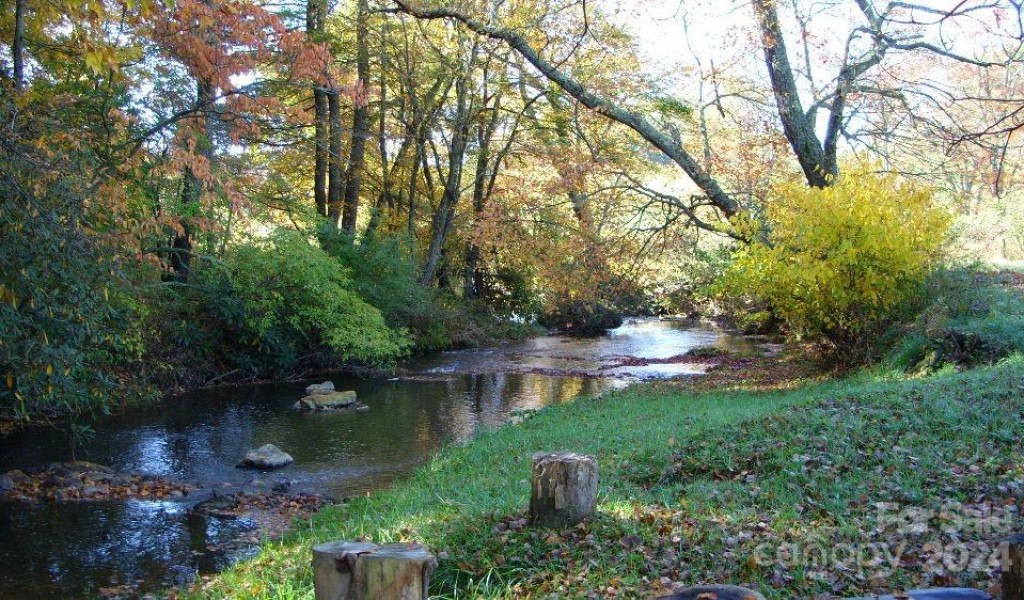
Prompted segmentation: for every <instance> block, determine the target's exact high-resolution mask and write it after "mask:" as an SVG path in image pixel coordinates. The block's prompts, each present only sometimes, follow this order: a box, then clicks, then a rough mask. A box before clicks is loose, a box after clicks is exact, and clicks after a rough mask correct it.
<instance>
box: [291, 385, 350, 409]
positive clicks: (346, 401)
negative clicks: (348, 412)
mask: <svg viewBox="0 0 1024 600" xmlns="http://www.w3.org/2000/svg"><path fill="white" fill-rule="evenodd" d="M355 404H357V399H356V393H355V392H353V391H351V390H348V391H344V392H328V393H321V394H310V395H309V396H306V397H305V398H303V399H302V400H299V401H298V402H296V403H295V408H296V409H298V410H335V409H339V408H348V407H351V406H354V405H355Z"/></svg>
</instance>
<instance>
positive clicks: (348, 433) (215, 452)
mask: <svg viewBox="0 0 1024 600" xmlns="http://www.w3.org/2000/svg"><path fill="white" fill-rule="evenodd" d="M708 343H719V344H724V343H730V342H728V340H727V339H725V338H722V337H721V336H720V335H719V334H718V333H716V332H713V331H710V330H693V329H686V328H683V327H680V326H678V325H675V324H666V323H659V322H654V323H634V324H631V325H629V326H627V327H624V328H622V329H620V330H617V331H616V332H614V333H613V334H612V335H609V336H607V337H604V338H598V339H590V340H566V339H564V338H556V337H547V338H538V339H535V340H530V341H529V342H524V343H522V344H512V345H509V346H504V347H502V348H498V349H493V350H489V351H473V352H455V353H446V354H444V355H441V356H438V357H432V358H430V359H426V360H424V361H420V362H419V363H417V364H414V365H412V371H413V372H414V373H420V374H422V373H434V374H435V375H434V376H430V377H425V378H423V377H412V378H404V379H403V378H399V379H395V380H359V379H351V378H343V377H334V378H332V379H334V381H335V383H336V385H337V386H338V387H339V388H341V389H354V390H356V392H357V394H358V395H359V397H360V400H362V401H363V402H364V403H365V404H366V405H368V406H369V407H370V410H369V411H367V412H339V413H315V414H302V413H298V412H295V411H293V410H292V409H291V405H292V404H293V403H294V402H295V401H296V400H297V399H298V398H299V397H300V396H301V395H302V390H303V387H304V385H303V384H285V385H271V386H256V387H248V388H239V389H230V390H213V391H203V392H199V393H195V394H191V395H188V396H186V397H183V398H178V399H174V400H171V401H168V402H165V403H162V404H160V405H158V406H154V407H151V408H147V409H144V410H136V411H132V412H130V413H126V414H121V415H117V416H113V417H109V418H106V419H102V420H100V421H98V422H96V423H94V424H93V426H94V429H95V430H96V436H95V437H94V438H93V439H92V440H90V441H89V442H88V443H87V444H86V445H85V446H84V447H83V448H80V449H78V451H77V453H76V456H75V457H74V458H77V459H86V460H91V461H95V462H98V463H101V464H106V465H109V466H111V467H113V468H114V469H116V470H119V471H129V472H143V473H151V474H155V475H161V476H165V477H171V478H175V479H180V480H184V481H188V482H191V483H196V484H198V485H200V486H203V487H214V486H222V485H223V484H225V483H227V484H231V485H243V484H244V485H250V484H253V483H255V484H256V485H266V486H267V487H270V486H271V485H272V484H273V483H275V482H277V481H281V480H288V481H290V482H291V483H292V489H293V490H296V491H315V492H318V493H326V494H329V495H333V496H334V497H336V498H339V499H340V498H343V497H346V496H354V495H357V494H361V493H364V492H366V491H369V490H372V489H378V488H380V487H381V486H382V485H385V484H387V483H388V482H390V481H391V480H393V479H394V478H395V477H397V476H400V475H402V474H405V473H408V472H409V471H411V470H412V469H413V468H415V467H416V466H417V465H419V464H421V463H423V462H424V461H425V460H426V459H428V458H429V457H430V456H431V455H432V454H433V453H434V452H436V451H437V450H438V448H440V447H441V445H443V444H445V443H450V442H453V441H454V442H460V441H464V440H467V439H469V438H471V437H472V436H474V435H476V434H477V433H478V432H479V431H480V430H481V429H485V428H489V427H495V426H498V425H501V424H502V423H504V422H507V421H508V419H509V418H510V416H511V415H512V414H513V413H514V412H515V411H521V410H529V409H536V408H541V407H544V406H547V405H551V404H557V403H560V402H566V401H570V400H572V399H573V398H576V397H579V396H581V395H592V394H597V393H600V392H602V391H604V390H606V389H608V388H610V387H616V386H620V385H622V382H621V381H618V380H615V379H610V378H600V379H595V378H585V377H566V376H561V377H552V376H545V375H539V374H532V373H522V372H519V371H521V370H522V368H523V367H524V366H526V367H530V366H539V367H543V368H557V367H559V366H561V367H566V366H567V368H569V369H573V370H578V369H583V370H586V369H593V370H599V369H600V367H601V366H602V365H607V364H608V363H609V361H613V360H614V359H615V358H616V357H619V356H623V355H631V356H640V357H648V358H664V357H668V356H674V355H677V354H681V353H683V352H685V351H686V350H687V349H688V348H690V347H693V346H695V345H702V344H708ZM673 366H675V365H656V367H673ZM654 370H655V371H656V372H657V369H654ZM446 371H451V372H454V373H456V374H452V375H447V376H442V377H437V376H436V374H437V373H439V372H446ZM265 443H273V444H276V445H277V446H279V447H281V448H282V449H284V450H285V451H287V452H288V453H290V454H291V455H292V456H293V457H294V458H295V462H294V463H293V464H291V465H289V466H288V467H285V468H284V469H281V470H279V471H275V472H273V473H266V474H264V473H253V472H250V471H242V470H239V469H236V468H235V464H236V463H237V462H238V460H239V459H240V458H241V457H242V455H243V454H244V453H245V452H246V450H248V449H249V448H252V447H255V446H259V445H262V444H265ZM72 459H73V457H72V452H71V448H70V445H69V443H68V440H67V439H66V438H65V437H64V436H63V434H62V433H60V432H58V431H55V430H32V431H27V432H21V433H18V434H15V435H12V436H9V437H7V438H4V439H0V471H6V470H9V469H16V468H21V469H24V468H31V467H35V466H41V465H45V464H46V463H48V462H54V461H67V460H72ZM188 509H189V506H188V505H187V504H186V503H175V502H139V501H131V502H127V503H81V504H59V505H53V504H41V505H22V504H17V505H14V504H3V503H0V540H2V542H0V597H3V598H19V597H20V598H38V597H41V596H48V595H57V594H65V595H74V596H78V595H83V594H85V593H93V592H95V591H96V590H98V589H99V588H102V587H112V586H121V585H133V584H135V583H137V582H138V581H142V582H143V585H142V588H141V589H143V590H145V589H158V588H160V587H163V586H166V585H173V584H179V583H182V582H185V581H188V580H189V579H190V578H192V577H194V576H195V574H196V573H203V572H209V571H214V570H218V569H220V568H222V567H223V566H224V565H225V564H226V562H227V561H229V560H230V559H231V557H232V556H237V553H236V552H233V551H223V552H220V551H218V552H209V551H208V546H210V545H222V544H226V543H227V542H229V541H230V540H232V539H234V538H235V537H236V536H238V534H239V533H240V532H244V531H247V530H250V529H251V528H253V526H254V525H253V524H252V523H248V522H246V521H239V520H224V519H219V518H216V517H209V516H197V515H194V514H192V513H190V512H189V510H188Z"/></svg>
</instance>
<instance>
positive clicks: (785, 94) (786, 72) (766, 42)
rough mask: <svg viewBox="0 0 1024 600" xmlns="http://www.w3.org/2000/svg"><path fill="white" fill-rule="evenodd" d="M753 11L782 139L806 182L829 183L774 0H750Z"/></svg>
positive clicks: (820, 148)
mask: <svg viewBox="0 0 1024 600" xmlns="http://www.w3.org/2000/svg"><path fill="white" fill-rule="evenodd" d="M754 12H755V13H756V14H757V21H758V25H759V27H760V29H761V46H762V48H763V49H764V60H765V64H766V65H767V66H768V75H769V78H770V79H771V82H772V91H773V92H774V93H775V104H776V106H777V107H778V110H779V117H780V118H781V120H782V130H783V132H784V133H785V134H786V139H787V140H789V145H790V147H791V148H792V149H793V153H794V154H795V155H796V159H797V162H799V163H800V168H802V169H803V171H804V178H805V179H807V183H809V184H810V185H812V186H815V187H826V186H828V185H831V181H830V179H831V177H832V176H834V175H835V173H830V172H829V171H828V170H827V167H826V164H825V152H824V149H823V148H822V145H821V142H820V141H818V136H817V134H816V133H815V131H814V127H815V123H814V121H813V120H812V119H811V117H809V116H808V115H807V113H805V112H804V108H803V104H802V103H801V102H800V92H799V90H798V89H797V85H796V78H795V77H794V76H793V68H792V67H791V66H790V64H789V55H788V54H787V52H786V42H785V38H784V37H783V33H782V26H781V25H780V24H779V14H778V11H777V10H776V7H775V0H754Z"/></svg>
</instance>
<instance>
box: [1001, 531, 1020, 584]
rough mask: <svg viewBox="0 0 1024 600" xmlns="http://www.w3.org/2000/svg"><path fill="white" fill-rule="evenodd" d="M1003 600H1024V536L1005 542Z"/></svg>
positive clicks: (1003, 553)
mask: <svg viewBox="0 0 1024 600" xmlns="http://www.w3.org/2000/svg"><path fill="white" fill-rule="evenodd" d="M1003 544H1005V547H1004V548H1003V552H1002V561H1001V563H1002V564H1000V565H999V566H1000V567H1001V568H1002V571H1003V600H1024V534H1017V535H1014V536H1011V537H1009V538H1007V539H1005V540H1003Z"/></svg>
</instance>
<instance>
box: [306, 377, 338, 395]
mask: <svg viewBox="0 0 1024 600" xmlns="http://www.w3.org/2000/svg"><path fill="white" fill-rule="evenodd" d="M333 391H334V382H333V381H325V382H323V383H313V384H310V385H307V386H306V395H307V396H313V395H315V394H330V393H331V392H333Z"/></svg>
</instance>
